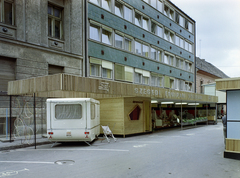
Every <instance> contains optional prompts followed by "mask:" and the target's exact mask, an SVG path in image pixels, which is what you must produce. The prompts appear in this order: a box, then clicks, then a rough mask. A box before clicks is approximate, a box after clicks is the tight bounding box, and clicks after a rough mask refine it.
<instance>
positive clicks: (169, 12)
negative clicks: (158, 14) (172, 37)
mask: <svg viewBox="0 0 240 178" xmlns="http://www.w3.org/2000/svg"><path fill="white" fill-rule="evenodd" d="M164 15H166V16H168V17H169V18H170V19H173V17H174V11H173V10H172V9H171V8H169V7H168V6H166V5H165V6H164Z"/></svg>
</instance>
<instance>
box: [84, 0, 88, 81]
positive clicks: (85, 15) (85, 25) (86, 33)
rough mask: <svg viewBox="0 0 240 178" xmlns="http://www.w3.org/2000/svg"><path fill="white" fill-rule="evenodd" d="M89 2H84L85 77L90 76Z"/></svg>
mask: <svg viewBox="0 0 240 178" xmlns="http://www.w3.org/2000/svg"><path fill="white" fill-rule="evenodd" d="M87 4H88V2H87V0H85V1H84V32H83V34H84V53H85V54H84V55H85V65H84V66H85V68H84V70H85V77H87V76H88V70H87V67H88V30H87V29H88V28H87Z"/></svg>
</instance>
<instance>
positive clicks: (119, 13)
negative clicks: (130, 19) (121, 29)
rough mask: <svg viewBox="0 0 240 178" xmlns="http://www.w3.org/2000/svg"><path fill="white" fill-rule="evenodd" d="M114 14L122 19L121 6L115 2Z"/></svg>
mask: <svg viewBox="0 0 240 178" xmlns="http://www.w3.org/2000/svg"><path fill="white" fill-rule="evenodd" d="M115 14H116V15H118V16H119V17H122V18H123V5H122V4H121V3H119V2H118V1H115Z"/></svg>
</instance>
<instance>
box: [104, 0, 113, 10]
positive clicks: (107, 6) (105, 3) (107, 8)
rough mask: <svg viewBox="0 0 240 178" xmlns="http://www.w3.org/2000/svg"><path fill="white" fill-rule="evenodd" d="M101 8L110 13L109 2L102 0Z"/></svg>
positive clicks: (108, 0)
mask: <svg viewBox="0 0 240 178" xmlns="http://www.w3.org/2000/svg"><path fill="white" fill-rule="evenodd" d="M102 8H104V9H106V10H108V11H111V0H102Z"/></svg>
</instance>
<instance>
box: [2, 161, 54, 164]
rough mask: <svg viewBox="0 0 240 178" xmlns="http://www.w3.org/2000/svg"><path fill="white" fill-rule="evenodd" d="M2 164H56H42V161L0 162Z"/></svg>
mask: <svg viewBox="0 0 240 178" xmlns="http://www.w3.org/2000/svg"><path fill="white" fill-rule="evenodd" d="M0 163H21V164H54V162H40V161H0Z"/></svg>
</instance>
